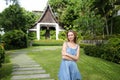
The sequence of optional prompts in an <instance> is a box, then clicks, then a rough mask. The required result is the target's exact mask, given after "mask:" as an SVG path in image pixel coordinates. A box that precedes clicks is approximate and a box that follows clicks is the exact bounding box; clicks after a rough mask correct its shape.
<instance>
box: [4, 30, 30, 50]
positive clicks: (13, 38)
mask: <svg viewBox="0 0 120 80" xmlns="http://www.w3.org/2000/svg"><path fill="white" fill-rule="evenodd" d="M3 41H5V49H19V48H25V47H27V46H28V38H27V35H26V34H25V33H24V32H23V31H21V30H13V31H9V32H6V33H5V35H4V36H3Z"/></svg>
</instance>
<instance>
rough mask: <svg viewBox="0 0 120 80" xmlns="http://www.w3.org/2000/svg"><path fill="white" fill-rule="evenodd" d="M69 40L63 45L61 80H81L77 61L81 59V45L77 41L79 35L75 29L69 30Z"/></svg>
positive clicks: (59, 75)
mask: <svg viewBox="0 0 120 80" xmlns="http://www.w3.org/2000/svg"><path fill="white" fill-rule="evenodd" d="M67 40H68V41H67V42H64V43H63V47H62V62H61V65H60V70H59V74H58V77H59V80H81V75H80V72H79V70H78V67H77V64H76V61H77V60H78V59H79V52H80V47H79V45H78V44H77V43H76V40H77V35H76V33H75V32H74V31H72V30H70V31H68V32H67Z"/></svg>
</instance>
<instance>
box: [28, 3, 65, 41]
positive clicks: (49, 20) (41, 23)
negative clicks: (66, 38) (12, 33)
mask: <svg viewBox="0 0 120 80" xmlns="http://www.w3.org/2000/svg"><path fill="white" fill-rule="evenodd" d="M41 27H44V28H45V29H46V33H45V37H46V38H50V27H54V28H55V30H56V40H58V34H59V31H62V30H63V29H62V28H61V27H60V26H59V24H58V21H57V19H56V18H55V15H54V14H53V12H52V9H51V8H50V5H49V4H47V7H46V9H45V11H44V12H43V14H42V16H41V18H40V19H39V20H38V21H37V22H36V23H35V25H34V27H32V28H31V29H29V31H36V34H37V39H38V40H40V29H41Z"/></svg>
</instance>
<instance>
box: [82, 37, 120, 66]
mask: <svg viewBox="0 0 120 80" xmlns="http://www.w3.org/2000/svg"><path fill="white" fill-rule="evenodd" d="M84 50H85V54H87V55H90V56H95V57H100V58H103V59H105V60H108V61H111V62H115V63H118V64H119V63H120V39H119V38H111V39H109V40H108V41H107V42H106V43H104V44H102V45H98V46H85V47H84Z"/></svg>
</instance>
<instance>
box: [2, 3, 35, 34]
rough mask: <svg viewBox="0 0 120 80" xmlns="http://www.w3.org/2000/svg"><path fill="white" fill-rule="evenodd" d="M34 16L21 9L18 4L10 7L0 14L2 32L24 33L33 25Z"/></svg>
mask: <svg viewBox="0 0 120 80" xmlns="http://www.w3.org/2000/svg"><path fill="white" fill-rule="evenodd" d="M35 19H36V17H35V15H34V14H33V13H31V12H28V11H26V10H25V9H23V8H21V7H20V6H19V5H18V4H15V5H10V6H9V7H8V8H6V9H5V10H4V11H3V12H2V13H1V14H0V25H1V27H2V28H4V31H5V32H6V31H10V30H14V29H17V30H22V31H24V32H25V33H26V31H27V30H28V29H29V28H30V27H31V25H32V24H34V23H35Z"/></svg>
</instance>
